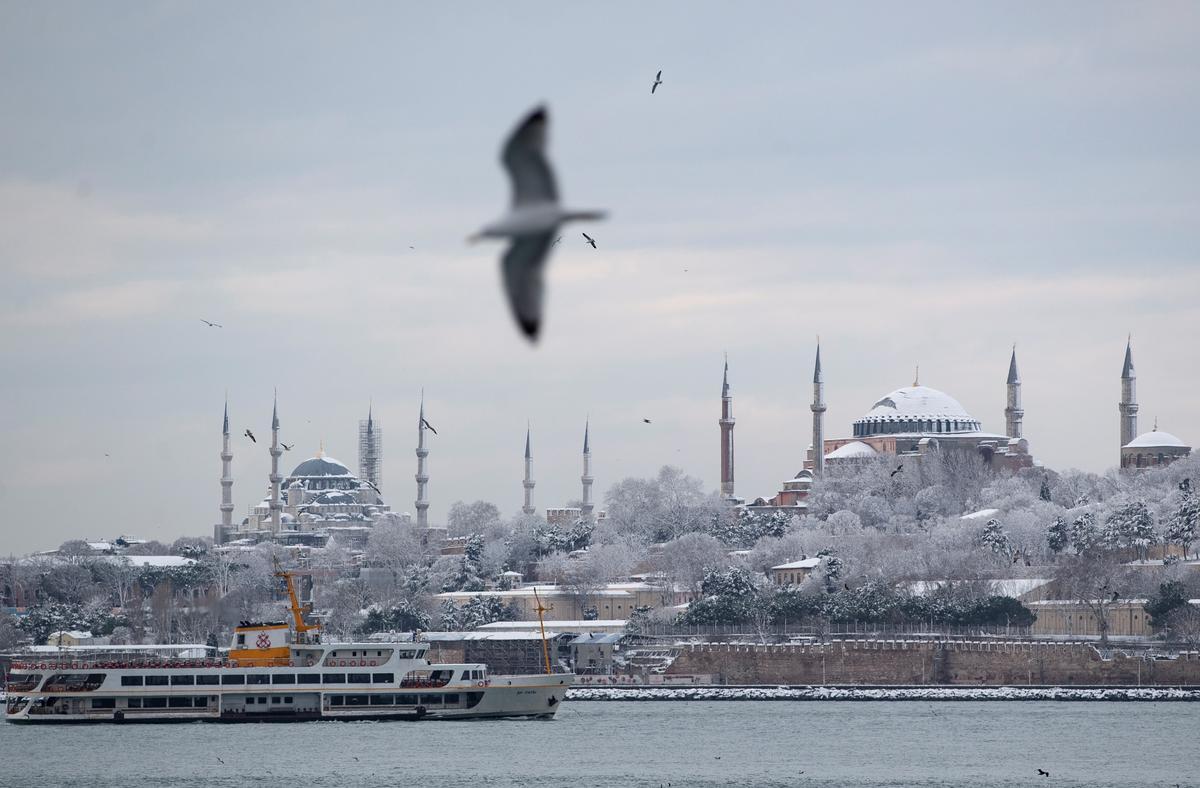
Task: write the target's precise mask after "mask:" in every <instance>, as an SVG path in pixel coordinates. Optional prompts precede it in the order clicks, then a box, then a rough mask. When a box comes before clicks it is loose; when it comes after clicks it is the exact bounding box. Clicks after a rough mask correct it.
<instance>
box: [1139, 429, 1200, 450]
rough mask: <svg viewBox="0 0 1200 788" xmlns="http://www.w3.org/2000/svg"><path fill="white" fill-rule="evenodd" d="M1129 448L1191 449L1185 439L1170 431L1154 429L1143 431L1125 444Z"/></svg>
mask: <svg viewBox="0 0 1200 788" xmlns="http://www.w3.org/2000/svg"><path fill="white" fill-rule="evenodd" d="M1125 448H1127V449H1164V448H1172V449H1190V448H1191V446H1188V445H1187V444H1186V443H1184V442H1183V441H1181V440H1179V438H1176V437H1175V436H1174V435H1172V434H1171V433H1169V432H1163V431H1161V430H1154V431H1153V432H1143V433H1142V434H1141V435H1139V436H1137V437H1136V438H1134V439H1133V440H1131V441H1130V442H1129V443H1126V444H1125Z"/></svg>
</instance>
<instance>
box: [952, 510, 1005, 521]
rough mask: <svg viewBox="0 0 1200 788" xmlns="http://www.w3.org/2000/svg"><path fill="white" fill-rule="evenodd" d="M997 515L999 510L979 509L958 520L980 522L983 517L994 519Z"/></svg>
mask: <svg viewBox="0 0 1200 788" xmlns="http://www.w3.org/2000/svg"><path fill="white" fill-rule="evenodd" d="M998 514H1000V510H999V509H980V510H979V511H977V512H971V513H970V514H964V515H963V516H962V517H960V518H958V519H960V520H982V519H984V518H985V517H995V516H996V515H998Z"/></svg>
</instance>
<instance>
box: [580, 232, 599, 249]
mask: <svg viewBox="0 0 1200 788" xmlns="http://www.w3.org/2000/svg"><path fill="white" fill-rule="evenodd" d="M580 235H582V236H583V237H584V238H586V239H587V242H588V243H590V244H591V245H592V248H593V249H595V248H596V239H595V238H593V237H592V236H590V235H588V234H587V233H580Z"/></svg>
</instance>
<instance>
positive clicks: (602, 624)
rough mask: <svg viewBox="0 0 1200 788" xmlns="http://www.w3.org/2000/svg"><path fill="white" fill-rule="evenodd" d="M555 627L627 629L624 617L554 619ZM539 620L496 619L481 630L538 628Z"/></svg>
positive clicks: (594, 629) (595, 630) (570, 629)
mask: <svg viewBox="0 0 1200 788" xmlns="http://www.w3.org/2000/svg"><path fill="white" fill-rule="evenodd" d="M551 623H552V624H553V625H554V627H555V628H557V629H562V630H566V631H579V630H590V631H592V632H600V631H619V630H623V629H625V619H623V618H598V619H595V620H594V621H580V620H575V621H552V622H551ZM537 628H538V622H536V621H494V622H492V623H491V624H484V625H483V626H481V627H479V629H481V630H490V631H493V632H496V631H501V632H504V631H508V632H512V631H518V630H520V631H525V630H529V629H537Z"/></svg>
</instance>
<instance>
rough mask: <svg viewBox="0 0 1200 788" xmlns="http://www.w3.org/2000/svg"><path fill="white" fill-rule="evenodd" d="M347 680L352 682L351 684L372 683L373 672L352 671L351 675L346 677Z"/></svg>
mask: <svg viewBox="0 0 1200 788" xmlns="http://www.w3.org/2000/svg"><path fill="white" fill-rule="evenodd" d="M346 681H348V682H350V683H351V684H370V683H371V674H370V673H351V674H350V675H349V676H347V677H346Z"/></svg>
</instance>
